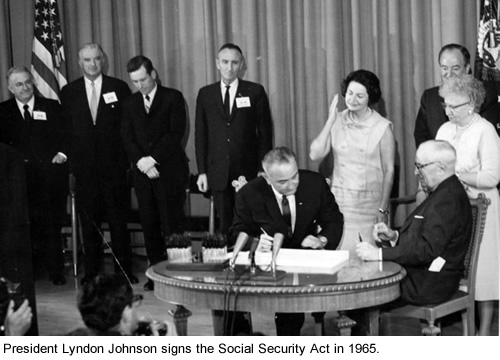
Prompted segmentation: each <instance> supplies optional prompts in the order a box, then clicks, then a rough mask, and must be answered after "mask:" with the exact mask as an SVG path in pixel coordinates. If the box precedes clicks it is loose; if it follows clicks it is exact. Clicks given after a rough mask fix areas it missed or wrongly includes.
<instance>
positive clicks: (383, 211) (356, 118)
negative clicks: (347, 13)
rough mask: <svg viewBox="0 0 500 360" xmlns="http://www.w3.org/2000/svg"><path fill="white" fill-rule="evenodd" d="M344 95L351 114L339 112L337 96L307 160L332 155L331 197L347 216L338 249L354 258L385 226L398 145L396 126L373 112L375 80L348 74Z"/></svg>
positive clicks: (376, 93) (367, 75) (360, 73)
mask: <svg viewBox="0 0 500 360" xmlns="http://www.w3.org/2000/svg"><path fill="white" fill-rule="evenodd" d="M342 95H343V96H344V97H345V104H346V107H347V109H346V110H344V111H342V112H340V113H339V112H337V103H338V95H335V97H334V98H333V101H332V104H331V105H330V111H329V115H328V119H327V120H326V123H325V126H324V127H323V129H322V130H321V132H320V133H319V135H318V136H317V137H316V138H315V139H314V140H313V142H312V143H311V147H310V153H309V156H310V158H311V159H312V160H320V159H322V158H324V157H325V156H326V155H327V154H328V153H329V152H330V149H333V177H332V192H333V194H334V195H335V199H336V201H337V203H338V205H339V207H340V211H341V212H342V213H343V214H344V234H343V236H342V241H341V243H340V245H339V249H341V250H349V252H350V254H349V255H350V256H351V257H356V256H357V255H356V249H355V248H356V244H357V243H358V242H359V241H361V240H362V241H369V242H371V243H373V242H374V240H373V236H372V231H373V224H375V223H377V222H380V221H385V222H386V221H387V215H388V207H389V196H390V193H391V189H392V183H393V179H394V155H395V141H394V133H393V131H392V123H391V122H390V121H389V120H387V119H385V118H384V117H382V116H381V115H380V114H379V113H378V112H376V111H375V110H373V109H372V108H371V106H372V105H373V104H376V103H377V102H378V101H379V100H380V98H381V96H382V93H381V90H380V83H379V80H378V78H377V76H376V75H375V74H373V73H372V72H370V71H367V70H357V71H354V72H352V73H350V74H349V75H348V76H347V77H346V79H345V80H344V81H343V82H342Z"/></svg>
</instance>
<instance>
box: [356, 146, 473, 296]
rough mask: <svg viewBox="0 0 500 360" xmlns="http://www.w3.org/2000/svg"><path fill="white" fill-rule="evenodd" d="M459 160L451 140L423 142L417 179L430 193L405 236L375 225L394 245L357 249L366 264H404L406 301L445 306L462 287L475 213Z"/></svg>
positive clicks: (409, 220)
mask: <svg viewBox="0 0 500 360" xmlns="http://www.w3.org/2000/svg"><path fill="white" fill-rule="evenodd" d="M455 162H456V153H455V149H454V148H453V147H452V146H451V145H450V144H449V143H448V142H446V141H442V140H429V141H426V142H424V143H422V144H421V145H420V146H419V148H418V150H417V154H416V156H415V175H416V176H417V178H418V181H419V182H420V184H421V186H422V187H423V188H424V189H425V190H427V191H428V192H430V195H429V196H428V197H427V199H426V200H425V201H424V202H423V203H422V204H420V205H419V206H418V207H417V208H416V209H415V210H414V211H413V212H412V213H411V214H410V216H409V217H408V218H407V220H406V222H405V223H404V224H403V226H402V227H401V230H400V231H399V232H398V231H394V230H391V229H389V228H388V227H387V225H385V224H384V223H378V224H375V225H374V231H373V235H374V238H375V241H378V242H380V243H381V244H384V245H385V244H387V245H390V246H389V247H385V246H382V247H376V246H374V245H371V244H368V243H365V242H363V243H360V244H358V245H357V249H356V251H357V254H358V256H359V257H360V258H361V259H363V260H375V261H376V260H384V261H386V260H387V261H394V262H397V263H399V264H400V265H402V266H404V268H405V269H406V272H407V276H406V277H405V278H404V279H403V280H402V281H401V299H400V301H401V302H403V303H410V304H414V305H425V304H434V303H440V302H443V301H446V300H448V299H449V298H450V297H451V296H452V295H453V294H454V293H455V291H456V290H457V289H458V285H459V282H460V279H461V278H462V273H463V270H464V258H465V254H466V252H467V248H468V246H469V241H470V237H471V232H472V210H471V206H470V201H469V198H468V196H467V193H466V192H465V190H464V187H463V185H462V184H461V183H460V180H459V179H458V178H457V177H456V176H455ZM393 244H395V246H391V245H393Z"/></svg>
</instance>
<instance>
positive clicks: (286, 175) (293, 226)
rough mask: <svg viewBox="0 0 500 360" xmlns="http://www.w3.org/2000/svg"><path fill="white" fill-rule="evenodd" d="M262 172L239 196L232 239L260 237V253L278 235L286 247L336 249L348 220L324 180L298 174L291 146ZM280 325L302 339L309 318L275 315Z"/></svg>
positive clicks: (269, 157)
mask: <svg viewBox="0 0 500 360" xmlns="http://www.w3.org/2000/svg"><path fill="white" fill-rule="evenodd" d="M262 167H263V169H264V175H263V177H258V178H256V179H254V180H252V181H250V182H249V183H248V184H246V185H245V186H243V187H242V188H241V190H240V191H238V193H237V195H236V204H235V215H234V221H233V225H232V226H231V229H230V233H231V236H232V237H233V238H235V237H236V236H238V234H239V233H241V232H244V233H246V234H248V235H249V236H251V237H252V236H253V237H259V236H260V241H259V247H258V249H259V250H260V251H270V250H271V248H272V237H271V236H274V234H276V233H281V234H283V235H284V240H283V245H282V247H284V248H291V249H302V248H307V249H327V250H335V249H336V248H337V246H338V245H339V243H340V239H341V238H342V231H343V225H344V219H343V215H342V213H341V212H340V211H339V207H338V205H337V203H336V202H335V197H334V195H333V194H332V192H331V191H330V188H329V186H328V184H327V182H326V180H325V178H324V177H323V176H321V175H319V174H318V173H315V172H312V171H307V170H299V169H298V166H297V161H296V158H295V154H294V153H293V152H292V151H291V150H290V149H288V148H286V147H277V148H274V149H272V150H271V151H269V152H268V153H267V154H266V155H265V156H264V159H263V160H262ZM318 228H319V229H320V230H319V233H318ZM263 232H265V233H267V234H269V236H266V235H262V234H263ZM275 323H276V333H277V335H300V329H301V328H302V325H303V324H304V314H293V313H276V316H275Z"/></svg>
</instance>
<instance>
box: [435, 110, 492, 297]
mask: <svg viewBox="0 0 500 360" xmlns="http://www.w3.org/2000/svg"><path fill="white" fill-rule="evenodd" d="M436 139H438V140H446V141H448V142H449V143H450V144H452V145H453V147H454V148H455V150H456V151H457V164H456V171H457V172H458V173H459V174H460V173H467V172H473V173H476V172H477V184H478V187H477V188H475V187H472V186H469V185H465V190H466V191H467V194H468V195H469V198H471V199H472V198H476V197H477V195H478V194H479V193H484V194H485V195H486V197H487V198H489V199H490V200H491V204H490V206H489V207H488V212H487V215H486V223H485V229H484V235H483V240H482V242H481V247H480V249H479V259H478V267H477V276H476V300H478V301H486V300H497V299H498V297H499V296H498V290H499V256H500V197H499V195H498V189H497V188H496V186H497V184H498V182H499V181H500V138H499V137H498V135H497V133H496V130H495V128H494V127H493V125H491V124H490V123H489V122H488V121H487V120H485V119H483V118H482V117H481V116H479V115H477V114H474V120H473V122H472V124H471V125H470V126H469V127H468V128H466V129H464V130H458V129H457V126H456V125H455V124H453V123H451V122H446V123H444V124H443V125H441V127H440V128H439V130H438V133H437V135H436Z"/></svg>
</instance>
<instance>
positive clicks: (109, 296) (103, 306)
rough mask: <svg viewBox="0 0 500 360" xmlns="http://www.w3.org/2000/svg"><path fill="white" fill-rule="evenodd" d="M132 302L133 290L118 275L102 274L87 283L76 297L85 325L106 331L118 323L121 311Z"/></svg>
mask: <svg viewBox="0 0 500 360" xmlns="http://www.w3.org/2000/svg"><path fill="white" fill-rule="evenodd" d="M132 302H133V290H132V287H131V286H130V284H129V283H128V282H127V280H126V279H125V277H124V276H123V275H120V274H103V275H99V276H97V277H95V278H94V279H92V280H91V281H89V282H88V283H87V284H86V285H85V286H84V287H83V289H82V290H81V292H80V294H79V295H78V309H79V310H80V314H81V316H82V320H83V322H84V323H85V325H86V326H87V327H88V328H89V329H92V330H97V331H101V332H104V331H108V330H110V329H112V328H113V327H115V326H116V325H118V324H119V323H120V320H121V317H122V313H123V310H124V309H125V307H126V306H130V305H131V304H132Z"/></svg>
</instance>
